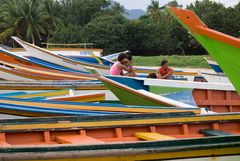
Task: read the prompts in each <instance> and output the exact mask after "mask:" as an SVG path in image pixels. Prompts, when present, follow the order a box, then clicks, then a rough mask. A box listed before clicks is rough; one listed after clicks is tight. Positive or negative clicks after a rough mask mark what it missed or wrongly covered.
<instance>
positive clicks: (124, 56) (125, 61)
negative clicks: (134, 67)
mask: <svg viewBox="0 0 240 161" xmlns="http://www.w3.org/2000/svg"><path fill="white" fill-rule="evenodd" d="M127 58H128V55H127V54H125V53H121V54H119V56H118V61H119V62H120V63H121V64H124V65H125V64H128V63H129V60H128V59H127Z"/></svg>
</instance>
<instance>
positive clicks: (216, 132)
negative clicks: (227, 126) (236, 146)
mask: <svg viewBox="0 0 240 161" xmlns="http://www.w3.org/2000/svg"><path fill="white" fill-rule="evenodd" d="M200 133H202V134H204V135H205V136H229V135H234V134H232V133H228V132H225V131H221V130H209V129H206V130H201V131H200Z"/></svg>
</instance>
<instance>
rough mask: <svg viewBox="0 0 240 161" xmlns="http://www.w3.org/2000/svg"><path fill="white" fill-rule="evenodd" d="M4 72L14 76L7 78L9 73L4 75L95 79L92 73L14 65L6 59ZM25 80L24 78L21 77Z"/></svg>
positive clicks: (5, 77) (15, 78)
mask: <svg viewBox="0 0 240 161" xmlns="http://www.w3.org/2000/svg"><path fill="white" fill-rule="evenodd" d="M0 64H1V68H0V70H1V71H2V72H5V73H6V74H9V73H10V74H11V75H12V77H11V78H8V79H7V76H8V75H2V77H3V78H4V79H7V80H17V78H18V77H22V78H28V79H32V80H39V79H40V80H44V79H45V80H49V79H50V80H66V79H69V80H95V78H94V77H93V76H92V75H80V74H75V75H74V74H73V73H65V72H59V71H54V70H47V69H42V68H35V69H34V67H32V68H29V67H25V66H21V65H14V64H10V63H7V62H4V61H0ZM21 80H24V79H21Z"/></svg>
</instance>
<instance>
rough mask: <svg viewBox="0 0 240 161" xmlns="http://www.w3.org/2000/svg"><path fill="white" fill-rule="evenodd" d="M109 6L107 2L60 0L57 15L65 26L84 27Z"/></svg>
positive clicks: (101, 0)
mask: <svg viewBox="0 0 240 161" xmlns="http://www.w3.org/2000/svg"><path fill="white" fill-rule="evenodd" d="M109 5H110V2H109V1H108V0H60V1H59V11H58V13H59V16H60V18H61V19H62V20H63V22H64V24H65V25H68V24H74V25H80V26H84V25H85V24H87V23H88V22H90V21H91V20H92V19H93V18H95V16H96V15H99V14H102V13H103V12H104V11H105V10H106V9H107V8H108V7H109Z"/></svg>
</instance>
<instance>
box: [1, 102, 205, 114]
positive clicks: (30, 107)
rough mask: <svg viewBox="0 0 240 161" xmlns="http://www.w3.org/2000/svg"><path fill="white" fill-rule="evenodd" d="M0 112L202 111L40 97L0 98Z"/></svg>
mask: <svg viewBox="0 0 240 161" xmlns="http://www.w3.org/2000/svg"><path fill="white" fill-rule="evenodd" d="M0 102H1V103H0V112H1V113H5V114H13V115H21V116H32V117H36V116H49V115H50V116H61V115H83V113H84V112H85V113H94V114H95V113H100V112H103V113H119V112H120V113H166V112H187V111H190V112H194V113H196V114H200V113H203V112H205V111H202V112H201V110H200V109H199V108H189V107H188V108H176V107H160V106H159V107H158V106H126V105H122V104H115V103H114V104H113V103H85V102H84V103H81V102H68V101H52V100H40V99H21V98H9V97H1V98H0Z"/></svg>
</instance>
